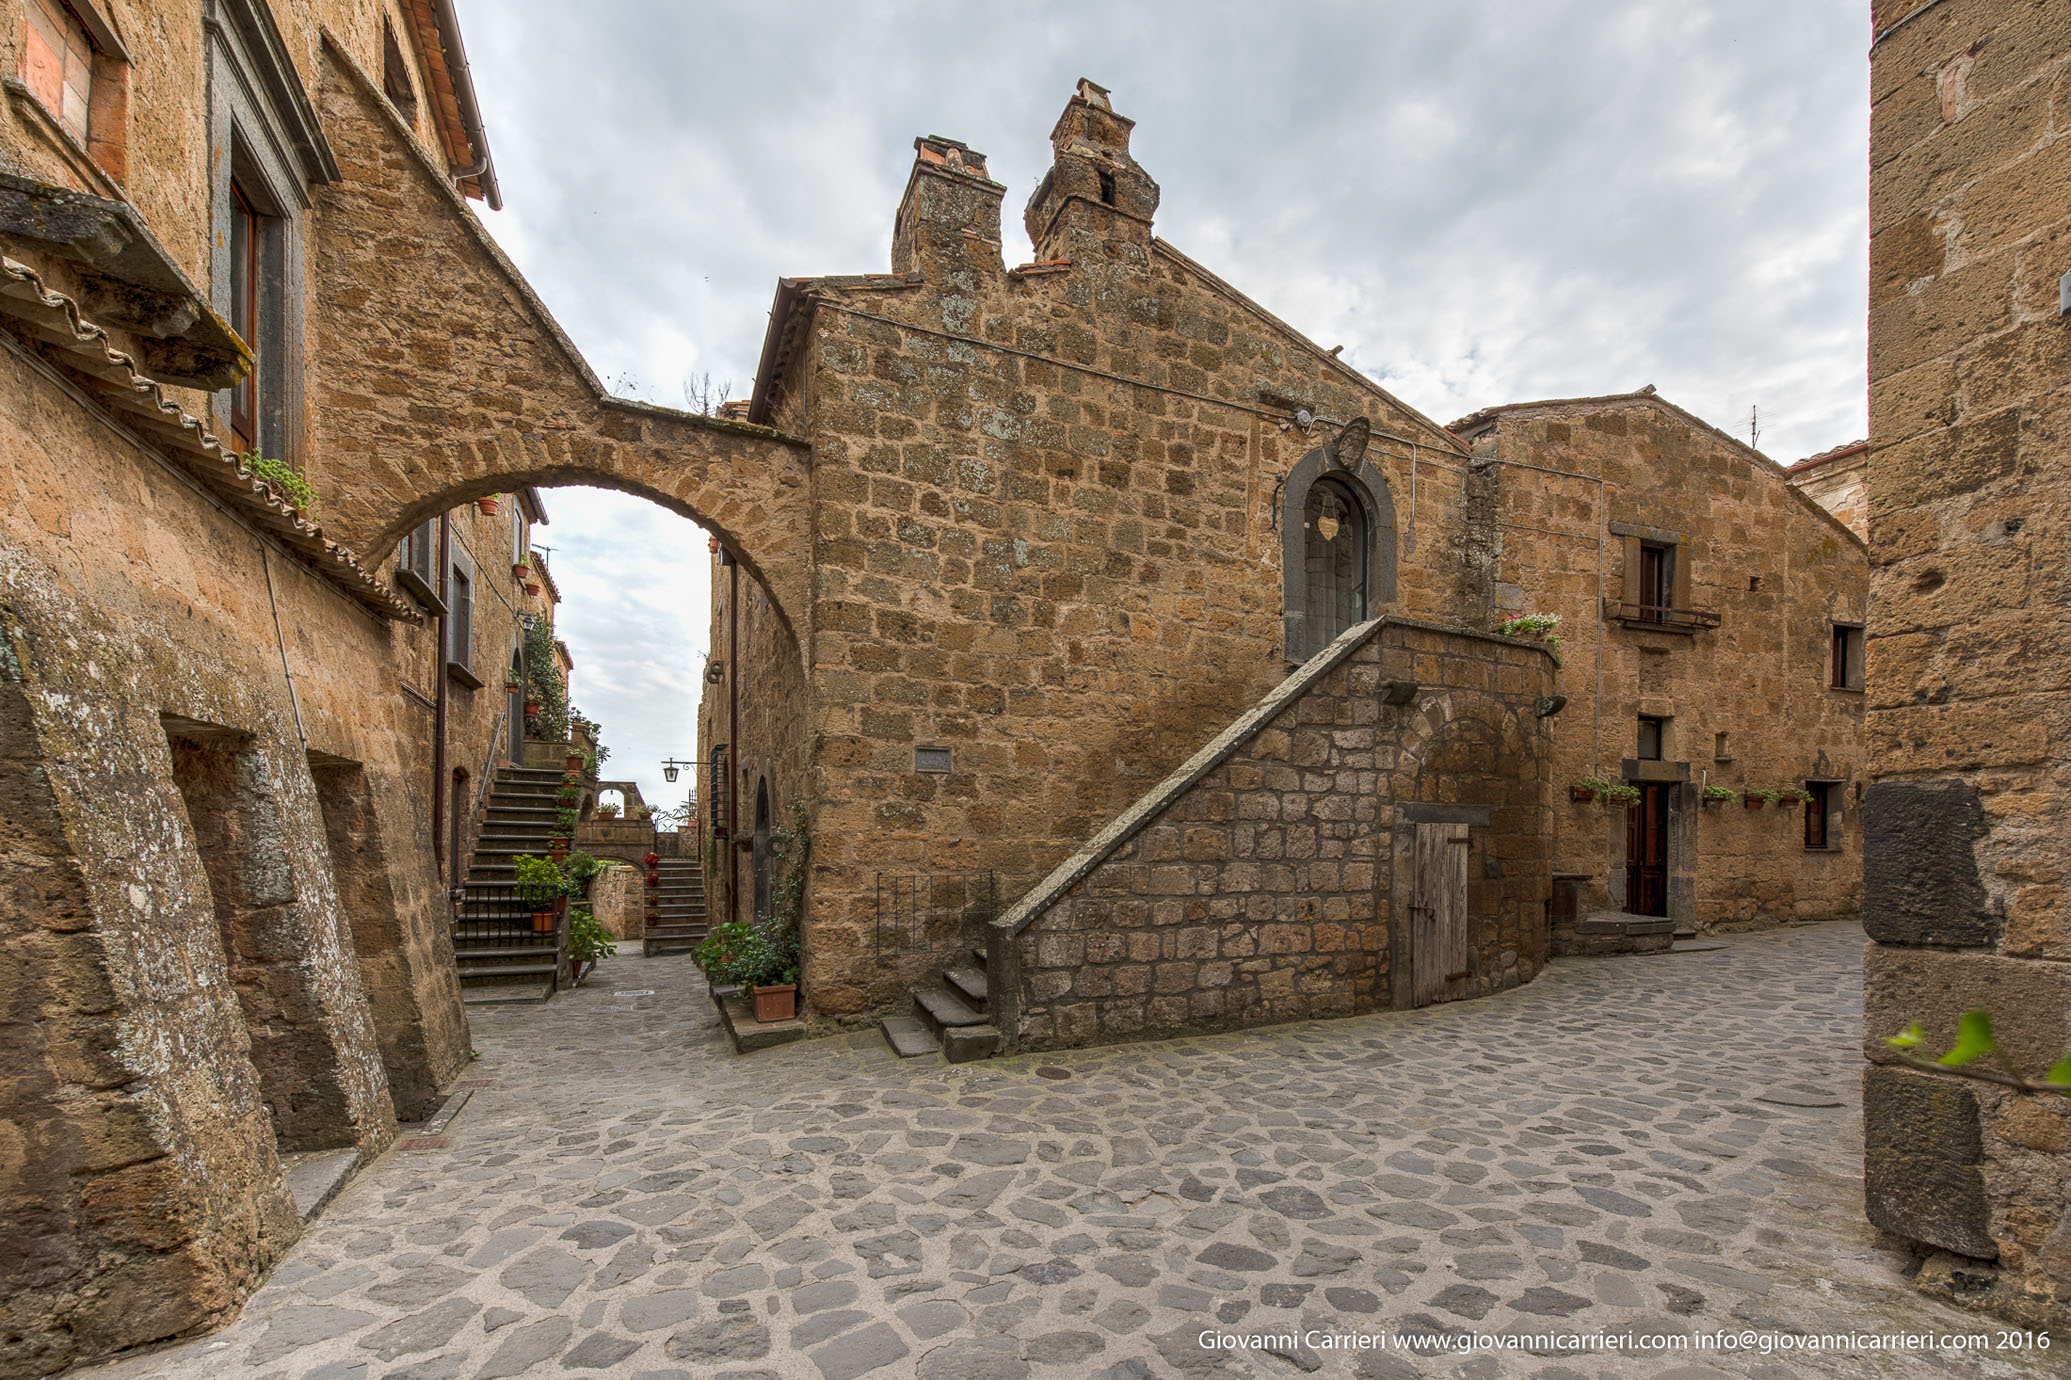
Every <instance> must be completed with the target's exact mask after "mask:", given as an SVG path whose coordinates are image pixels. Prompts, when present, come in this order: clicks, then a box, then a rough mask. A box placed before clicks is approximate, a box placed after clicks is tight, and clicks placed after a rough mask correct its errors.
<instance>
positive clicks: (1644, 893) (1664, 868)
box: [1625, 781, 1670, 915]
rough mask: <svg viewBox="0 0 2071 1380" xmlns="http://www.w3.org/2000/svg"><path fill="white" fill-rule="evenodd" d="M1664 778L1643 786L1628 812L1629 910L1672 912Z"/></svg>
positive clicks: (1666, 788)
mask: <svg viewBox="0 0 2071 1380" xmlns="http://www.w3.org/2000/svg"><path fill="white" fill-rule="evenodd" d="M1669 789H1670V788H1669V785H1668V783H1666V782H1663V781H1648V782H1643V783H1641V785H1640V798H1639V799H1638V800H1636V801H1634V802H1633V803H1632V804H1631V805H1630V806H1628V807H1626V812H1625V909H1626V910H1627V911H1628V912H1630V913H1631V914H1633V915H1666V914H1668V792H1669Z"/></svg>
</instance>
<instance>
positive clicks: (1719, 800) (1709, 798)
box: [1702, 786, 1733, 805]
mask: <svg viewBox="0 0 2071 1380" xmlns="http://www.w3.org/2000/svg"><path fill="white" fill-rule="evenodd" d="M1702 797H1703V800H1704V803H1705V804H1707V805H1723V804H1725V803H1726V802H1727V801H1729V800H1731V799H1732V798H1733V792H1732V791H1731V790H1728V789H1727V788H1726V787H1724V786H1706V787H1705V788H1704V790H1703V792H1702Z"/></svg>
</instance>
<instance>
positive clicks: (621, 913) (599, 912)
mask: <svg viewBox="0 0 2071 1380" xmlns="http://www.w3.org/2000/svg"><path fill="white" fill-rule="evenodd" d="M590 913H591V914H592V915H595V916H596V917H597V923H598V924H600V925H602V926H603V927H604V928H605V929H607V930H610V931H611V933H612V934H613V935H614V936H616V937H617V938H618V940H619V941H620V942H621V943H622V944H638V943H640V942H641V941H642V940H644V939H646V937H647V874H646V871H645V869H643V868H639V867H633V866H629V865H626V864H617V863H615V864H613V865H612V866H610V867H607V868H605V869H604V870H603V871H602V872H599V873H598V874H597V875H596V877H595V878H594V879H592V880H591V882H590Z"/></svg>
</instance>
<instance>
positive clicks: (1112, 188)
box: [1025, 77, 1158, 261]
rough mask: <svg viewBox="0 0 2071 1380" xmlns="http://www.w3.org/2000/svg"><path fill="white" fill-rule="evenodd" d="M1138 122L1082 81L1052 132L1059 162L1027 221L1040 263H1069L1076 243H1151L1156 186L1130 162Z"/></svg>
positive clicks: (1031, 201)
mask: <svg viewBox="0 0 2071 1380" xmlns="http://www.w3.org/2000/svg"><path fill="white" fill-rule="evenodd" d="M1135 128H1136V122H1135V121H1134V120H1129V119H1124V118H1123V117H1122V116H1120V115H1117V114H1115V109H1114V107H1113V106H1112V105H1110V104H1109V103H1108V99H1107V88H1106V87H1104V86H1095V85H1094V84H1093V83H1092V82H1090V81H1087V80H1086V79H1085V78H1084V77H1081V78H1079V89H1078V91H1077V93H1076V94H1074V95H1073V96H1072V98H1071V100H1070V102H1069V103H1068V104H1066V106H1065V107H1064V114H1062V115H1060V116H1058V117H1057V127H1056V128H1055V129H1053V130H1051V131H1050V147H1051V148H1052V149H1053V150H1055V157H1054V159H1053V161H1052V162H1051V164H1050V171H1049V172H1047V173H1045V174H1044V175H1043V181H1042V185H1041V186H1039V187H1037V188H1036V191H1035V195H1034V196H1033V197H1030V198H1029V202H1028V210H1027V212H1026V215H1025V219H1026V222H1027V225H1028V238H1029V239H1030V240H1031V241H1033V242H1034V244H1035V252H1036V258H1037V259H1038V260H1039V261H1040V260H1043V259H1068V258H1071V257H1072V246H1073V244H1074V243H1075V242H1076V243H1080V244H1085V245H1088V246H1089V247H1090V246H1091V245H1093V244H1114V243H1136V244H1145V243H1148V242H1149V240H1150V236H1151V216H1152V214H1153V213H1154V212H1156V211H1157V209H1158V184H1157V183H1155V182H1153V181H1151V178H1150V174H1149V173H1147V172H1145V171H1144V170H1143V169H1142V168H1140V167H1138V166H1137V165H1136V160H1135V159H1134V158H1131V157H1130V156H1129V133H1130V131H1131V130H1133V129H1135Z"/></svg>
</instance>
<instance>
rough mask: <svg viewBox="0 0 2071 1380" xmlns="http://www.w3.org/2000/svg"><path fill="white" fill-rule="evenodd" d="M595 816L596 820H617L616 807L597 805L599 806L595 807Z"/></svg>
mask: <svg viewBox="0 0 2071 1380" xmlns="http://www.w3.org/2000/svg"><path fill="white" fill-rule="evenodd" d="M596 816H597V818H598V819H617V818H618V806H616V805H599V806H598V807H597V809H596Z"/></svg>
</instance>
